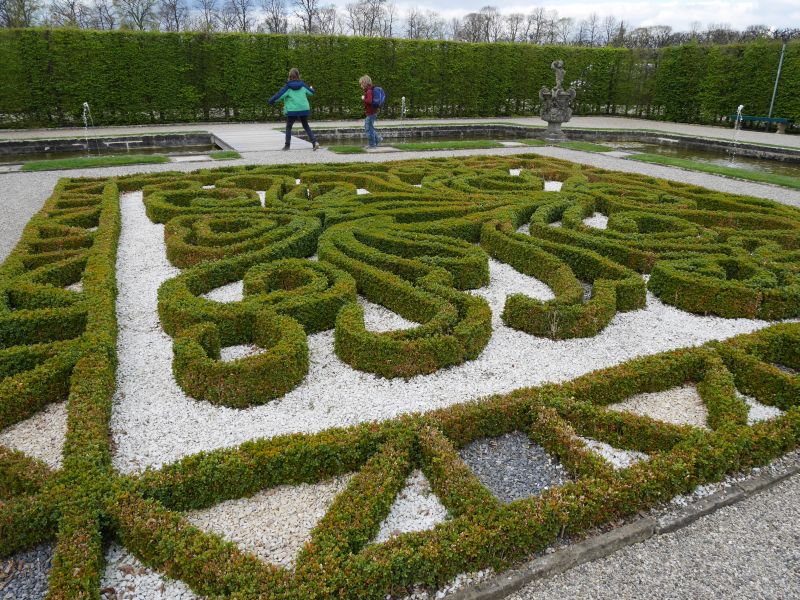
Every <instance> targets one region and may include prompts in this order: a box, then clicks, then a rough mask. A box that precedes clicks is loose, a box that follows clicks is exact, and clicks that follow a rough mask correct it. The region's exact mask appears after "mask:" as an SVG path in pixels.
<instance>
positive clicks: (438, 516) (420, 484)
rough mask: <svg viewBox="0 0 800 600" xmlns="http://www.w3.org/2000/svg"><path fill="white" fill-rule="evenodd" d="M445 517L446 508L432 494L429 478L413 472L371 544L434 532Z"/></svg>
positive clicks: (417, 470) (418, 471)
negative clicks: (407, 535)
mask: <svg viewBox="0 0 800 600" xmlns="http://www.w3.org/2000/svg"><path fill="white" fill-rule="evenodd" d="M447 516H448V515H447V509H446V508H445V507H444V505H443V504H442V503H441V501H440V500H439V498H438V497H437V496H436V494H434V493H433V492H432V491H431V484H430V482H429V481H428V478H427V477H425V475H424V473H423V472H422V471H420V470H419V469H415V470H414V471H413V472H412V473H411V474H410V475H409V476H408V479H407V480H406V484H405V487H404V488H403V489H402V490H400V493H399V494H398V495H397V498H395V500H394V504H392V509H391V510H390V511H389V514H388V515H387V516H386V518H385V519H384V520H383V523H381V528H380V531H378V535H376V536H375V539H374V540H373V542H374V543H376V544H379V543H381V542H385V541H387V540H390V539H391V538H393V537H396V536H398V535H401V534H403V533H408V532H411V531H425V530H426V529H433V528H434V527H435V526H436V525H437V524H439V523H442V522H444V521H445V519H447Z"/></svg>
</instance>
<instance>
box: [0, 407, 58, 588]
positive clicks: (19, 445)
mask: <svg viewBox="0 0 800 600" xmlns="http://www.w3.org/2000/svg"><path fill="white" fill-rule="evenodd" d="M66 435H67V402H66V400H65V401H64V402H54V403H52V404H48V405H47V406H46V407H44V408H43V409H42V410H40V411H39V412H38V413H36V414H35V415H33V416H32V417H30V418H29V419H26V420H25V421H21V422H19V423H17V424H16V425H12V426H11V427H8V428H7V429H5V430H3V432H2V433H0V444H2V445H3V446H8V447H9V448H13V449H15V450H20V451H22V452H25V453H26V454H29V455H30V456H33V457H34V458H38V459H39V460H41V461H44V462H45V463H47V465H48V466H50V467H52V468H53V469H58V468H61V455H62V453H63V450H64V438H65V437H66ZM0 598H2V596H0Z"/></svg>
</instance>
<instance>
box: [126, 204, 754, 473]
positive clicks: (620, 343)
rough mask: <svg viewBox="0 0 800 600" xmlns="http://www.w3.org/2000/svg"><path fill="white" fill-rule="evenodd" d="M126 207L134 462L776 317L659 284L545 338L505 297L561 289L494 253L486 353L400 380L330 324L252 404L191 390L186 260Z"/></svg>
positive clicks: (525, 378) (344, 419) (624, 356)
mask: <svg viewBox="0 0 800 600" xmlns="http://www.w3.org/2000/svg"><path fill="white" fill-rule="evenodd" d="M121 207H122V223H123V229H122V235H121V238H120V247H119V255H118V261H117V268H118V273H117V277H118V288H119V296H118V300H117V318H118V322H119V327H120V330H119V338H118V351H119V368H118V370H117V384H118V390H117V394H116V396H115V398H114V404H113V411H112V419H111V429H112V434H113V437H114V442H115V444H116V448H117V450H116V452H115V455H114V465H115V466H116V467H117V468H118V469H120V470H121V471H122V472H126V473H129V472H138V471H141V470H143V469H144V468H145V467H147V466H153V467H157V466H158V465H161V464H164V463H167V462H172V461H174V460H177V459H179V458H180V457H183V456H187V455H190V454H194V453H196V452H200V451H202V450H213V449H215V448H222V447H230V446H235V445H238V444H240V443H242V442H244V441H247V440H249V439H253V438H258V437H271V436H275V435H279V434H282V433H290V432H312V431H320V430H323V429H327V428H329V427H333V426H343V425H351V424H355V423H360V422H364V421H370V420H384V419H389V418H393V417H395V416H397V415H399V414H402V413H406V412H413V411H426V410H431V409H436V408H441V407H443V406H448V405H451V404H454V403H457V402H465V401H467V400H471V399H474V398H476V397H478V396H484V395H489V394H494V393H503V392H509V391H511V390H514V389H517V388H519V387H521V386H526V385H538V384H541V383H545V382H559V381H566V380H569V379H573V378H575V377H577V376H579V375H582V374H584V373H587V372H589V371H592V370H594V369H599V368H603V367H608V366H611V365H615V364H618V363H620V362H623V361H625V360H628V359H630V358H634V357H636V356H642V355H647V354H654V353H656V352H661V351H664V350H672V349H675V348H681V347H686V346H693V345H697V344H701V343H703V342H706V341H708V340H711V339H725V338H727V337H730V336H732V335H736V334H738V333H745V332H750V331H754V330H756V329H759V328H761V327H764V326H766V325H767V324H768V323H767V322H765V321H753V320H747V319H721V318H718V317H703V316H698V315H693V314H690V313H686V312H682V311H680V310H677V309H675V308H673V307H671V306H667V305H664V304H662V303H661V302H660V301H658V299H656V298H654V297H653V296H652V295H648V305H647V307H646V308H645V309H643V310H637V311H631V312H628V313H623V314H618V315H617V316H616V317H615V318H614V319H613V320H612V322H611V324H610V325H609V326H608V327H607V328H606V329H605V330H604V331H603V332H601V333H600V334H599V335H597V336H595V337H592V338H584V339H574V340H564V341H554V340H549V339H547V338H539V337H534V336H531V335H528V334H526V333H523V332H520V331H516V330H514V329H511V328H508V327H505V326H504V325H503V324H502V322H501V321H500V318H499V315H500V312H501V311H502V303H503V302H504V300H505V295H506V294H507V293H508V289H515V290H519V289H524V290H527V291H528V293H530V294H531V295H537V296H538V297H549V296H546V294H549V293H550V291H549V290H547V288H546V286H543V285H541V284H540V282H536V283H534V282H535V280H533V279H532V278H530V277H527V276H525V275H522V274H520V273H517V272H516V271H514V270H513V269H510V268H504V267H502V266H501V265H500V263H496V262H495V261H492V263H490V278H491V281H490V284H489V285H488V286H487V287H486V288H483V289H482V290H479V291H477V292H476V293H479V294H481V295H483V296H484V297H486V298H488V299H489V301H490V303H491V304H492V309H493V311H494V315H493V325H494V333H493V335H492V338H491V340H490V341H489V344H488V345H487V347H486V349H485V350H484V351H483V353H482V354H481V355H480V356H479V357H478V359H476V360H474V361H469V362H467V363H465V364H463V365H459V366H457V367H453V368H450V369H444V370H441V371H439V372H437V373H434V374H432V375H426V376H419V377H414V378H412V379H410V380H407V381H406V380H402V379H392V380H388V379H383V378H380V377H377V376H375V375H372V374H369V373H363V372H360V371H356V370H354V369H352V368H351V367H349V366H348V365H346V364H344V363H343V362H342V361H340V360H339V359H338V358H337V357H336V355H335V354H334V351H333V332H332V331H325V332H321V333H317V334H314V335H311V336H309V337H308V345H309V361H310V365H309V372H308V375H307V376H306V378H305V380H304V381H303V383H301V384H300V385H299V386H298V387H297V388H295V389H294V390H292V391H291V392H289V393H288V394H286V395H285V396H283V397H282V398H280V399H277V400H275V401H272V402H270V403H268V404H266V405H262V406H257V407H251V408H248V409H245V410H240V409H232V408H227V407H222V406H213V405H211V404H209V403H207V402H202V401H195V400H193V399H191V398H188V397H187V396H186V395H185V394H184V393H183V391H182V390H181V389H180V388H179V387H178V386H177V384H176V383H175V380H174V378H173V375H172V340H171V339H170V338H169V336H167V335H166V334H165V333H164V332H163V331H162V330H161V327H160V324H159V321H158V315H157V302H156V300H157V292H158V287H159V285H160V284H161V283H162V282H163V281H165V280H166V279H169V278H170V277H174V276H175V275H176V274H177V273H178V270H177V269H175V268H174V267H172V266H171V265H170V264H169V263H168V262H167V259H166V253H165V248H164V237H163V226H162V225H156V224H153V223H151V222H150V220H149V219H148V218H147V216H146V215H145V211H144V204H143V202H142V201H141V193H132V194H126V195H124V197H123V199H122V202H121ZM537 284H538V285H537ZM532 286H536V288H537V289H538V292H537V291H536V289H534V287H532Z"/></svg>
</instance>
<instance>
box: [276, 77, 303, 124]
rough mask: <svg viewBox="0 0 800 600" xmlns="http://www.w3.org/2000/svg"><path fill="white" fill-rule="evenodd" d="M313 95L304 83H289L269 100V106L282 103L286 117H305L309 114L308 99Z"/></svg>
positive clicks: (295, 81)
mask: <svg viewBox="0 0 800 600" xmlns="http://www.w3.org/2000/svg"><path fill="white" fill-rule="evenodd" d="M313 95H314V90H312V89H311V88H310V87H308V86H307V85H306V83H305V82H304V81H297V80H293V81H289V82H288V83H287V84H286V85H285V86H283V87H282V88H281V90H280V91H279V92H278V93H277V94H275V95H274V96H273V97H272V98H270V99H269V103H270V104H275V103H276V102H280V101H283V103H284V104H283V114H285V115H286V116H287V117H307V116H308V115H310V114H311V105H310V104H309V103H308V97H309V96H313Z"/></svg>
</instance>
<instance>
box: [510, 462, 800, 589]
mask: <svg viewBox="0 0 800 600" xmlns="http://www.w3.org/2000/svg"><path fill="white" fill-rule="evenodd" d="M798 497H800V476H798V475H795V476H794V477H792V478H791V479H789V480H787V481H785V482H783V483H781V484H780V485H778V486H776V487H775V488H774V489H772V490H770V491H768V492H763V493H760V494H757V495H755V496H752V497H750V498H748V499H747V500H744V501H742V502H740V503H738V504H734V505H732V506H728V507H725V508H722V509H720V510H718V511H717V512H715V513H714V514H712V515H709V516H706V517H703V518H701V519H700V520H698V521H697V522H695V523H693V524H692V525H689V526H688V527H686V528H684V529H681V530H679V531H677V532H675V533H672V534H667V535H661V536H656V537H654V538H651V539H649V540H647V541H646V542H643V543H641V544H636V545H634V546H629V547H627V548H624V549H622V550H620V551H619V552H616V553H614V554H612V555H611V556H608V557H606V558H602V559H600V560H597V561H594V562H591V563H587V564H585V565H581V566H579V567H576V568H574V569H571V570H570V571H567V572H566V573H562V574H561V575H557V576H555V577H553V578H550V579H546V580H543V581H539V582H534V583H532V584H530V585H528V586H526V587H525V588H523V590H521V591H520V592H518V593H516V594H513V595H511V596H509V597H508V600H545V599H546V600H560V599H564V600H581V599H586V600H590V599H591V600H605V599H608V600H618V599H622V598H624V599H630V600H638V599H642V600H651V599H653V600H661V599H664V600H667V599H669V600H682V599H686V600H701V599H715V600H717V599H720V600H721V599H727V598H759V599H775V600H791V599H796V598H800V503H798V502H797V498H798Z"/></svg>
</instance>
